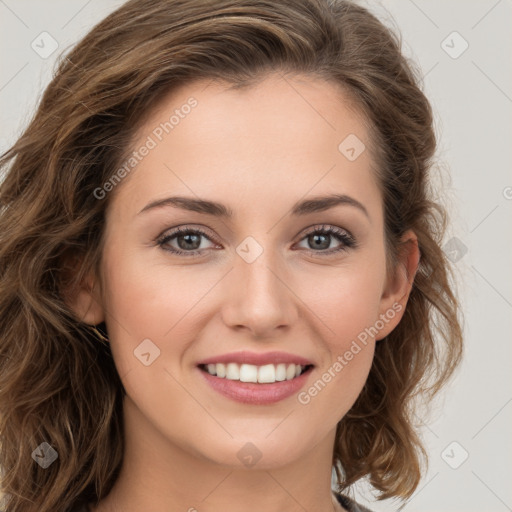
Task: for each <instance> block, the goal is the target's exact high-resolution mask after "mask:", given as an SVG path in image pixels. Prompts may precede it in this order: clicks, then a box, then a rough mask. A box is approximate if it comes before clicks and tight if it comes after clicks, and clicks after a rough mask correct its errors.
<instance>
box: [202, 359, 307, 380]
mask: <svg viewBox="0 0 512 512" xmlns="http://www.w3.org/2000/svg"><path fill="white" fill-rule="evenodd" d="M198 368H199V369H201V370H202V371H203V372H205V373H208V374H209V375H211V376H214V377H217V378H219V379H226V380H232V381H238V382H251V383H257V384H274V383H276V382H283V381H289V380H294V379H296V378H298V377H300V376H301V375H304V374H305V373H308V372H310V371H311V369H312V368H313V365H312V364H307V365H300V364H293V363H291V364H286V363H278V364H265V365H261V366H257V365H253V364H238V363H227V364H226V363H210V364H200V365H198Z"/></svg>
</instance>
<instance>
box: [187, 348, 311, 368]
mask: <svg viewBox="0 0 512 512" xmlns="http://www.w3.org/2000/svg"><path fill="white" fill-rule="evenodd" d="M216 363H224V364H227V363H238V364H253V365H255V366H264V365H266V364H279V363H284V364H300V365H302V366H307V365H312V364H313V363H312V362H311V361H309V360H308V359H306V358H305V357H302V356H298V355H295V354H289V353H287V352H262V353H257V352H248V351H241V352H231V353H229V354H222V355H218V356H212V357H209V358H208V359H203V360H202V361H199V362H198V363H197V364H198V366H199V365H203V364H216Z"/></svg>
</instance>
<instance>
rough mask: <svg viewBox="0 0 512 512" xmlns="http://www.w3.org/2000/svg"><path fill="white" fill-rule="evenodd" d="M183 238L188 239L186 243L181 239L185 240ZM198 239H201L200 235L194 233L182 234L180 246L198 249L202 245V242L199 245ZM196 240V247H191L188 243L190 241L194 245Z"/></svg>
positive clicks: (179, 239)
mask: <svg viewBox="0 0 512 512" xmlns="http://www.w3.org/2000/svg"><path fill="white" fill-rule="evenodd" d="M183 239H186V242H185V243H181V240H183ZM191 239H192V240H191ZM194 239H195V240H194ZM198 241H199V236H198V235H194V234H188V235H182V236H181V237H179V238H178V245H179V246H180V249H197V248H198V247H199V245H201V244H200V243H199V245H198V244H197V242H198ZM194 242H195V245H196V247H190V245H187V244H190V243H192V245H194Z"/></svg>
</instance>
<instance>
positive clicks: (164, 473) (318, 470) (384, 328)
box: [0, 0, 462, 512]
mask: <svg viewBox="0 0 512 512" xmlns="http://www.w3.org/2000/svg"><path fill="white" fill-rule="evenodd" d="M435 147H436V141H435V136H434V131H433V127H432V112H431V107H430V105H429V102H428V100H427V99H426V97H425V96H424V94H423V93H422V92H421V90H420V87H419V85H418V79H417V76H416V71H415V70H414V68H413V67H412V65H411V64H410V63H408V62H407V61H406V59H405V58H404V57H403V56H402V55H401V52H400V44H399V41H398V39H397V37H396V36H395V35H394V34H393V33H391V32H390V31H389V30H388V29H387V28H386V27H384V26H383V25H382V23H381V22H379V21H378V20H377V19H376V18H375V17H374V16H373V15H372V14H370V13H369V12H368V11H367V10H365V9H363V8H362V7H360V6H357V5H356V4H354V3H352V2H349V1H344V0H339V1H327V0H293V1H292V0H286V1H282V2H270V1H267V0H236V1H234V0H215V1H212V2H205V1H204V0H180V1H178V0H162V1H159V2H155V1H153V0H137V1H135V0H132V1H129V2H127V3H126V4H124V5H123V6H121V7H120V8H119V9H118V10H117V11H115V12H114V13H112V14H111V15H110V16H108V17H107V18H106V19H105V20H104V21H102V22H101V23H100V24H99V25H97V26H96V27H95V28H94V29H93V30H92V31H91V32H90V33H89V34H88V35H87V36H86V37H85V38H84V39H83V40H82V41H81V42H80V43H79V44H78V45H77V46H76V47H75V48H74V49H73V50H72V51H71V52H70V53H69V54H68V55H67V56H65V57H64V58H63V59H62V60H61V63H60V67H59V69H58V70H57V72H56V75H55V77H54V79H53V80H52V82H51V83H50V85H49V86H48V87H47V89H46V91H45V94H44V96H43V98H42V101H41V104H40V105H39V107H38V110H37V113H36V115H35V117H34V119H33V120H32V122H31V123H30V125H29V126H28V128H27V129H26V130H25V132H24V133H23V134H22V136H21V137H20V138H19V140H18V141H17V142H16V144H15V145H14V146H13V147H12V148H11V149H10V150H9V151H7V152H6V153H5V154H4V155H2V158H1V162H0V163H1V165H2V168H3V169H5V172H6V174H5V178H4V181H3V182H2V183H1V185H0V201H1V206H2V211H1V216H0V233H1V234H0V237H1V248H0V269H1V280H0V286H1V288H0V333H1V338H0V350H1V354H2V359H1V361H2V371H1V374H0V435H1V443H0V445H1V451H0V464H1V467H2V470H3V478H2V487H3V492H4V493H5V496H6V504H5V510H6V511H7V512H21V511H27V512H29V511H38V512H47V511H55V510H63V511H68V510H72V511H77V510H84V511H85V510H89V511H94V512H110V511H117V510H123V511H126V512H129V511H140V510H151V511H155V512H160V511H164V510H165V511H169V510H189V511H193V510H198V511H212V512H213V511H217V510H223V511H226V510H227V511H230V510H233V511H235V510H237V511H239V510H267V511H273V510H276V511H277V510H280V511H282V510H286V511H295V510H304V509H305V510H350V511H364V510H365V508H364V507H362V506H361V505H358V504H357V503H356V502H355V501H354V500H353V499H351V498H349V497H348V495H347V494H346V492H347V491H349V489H350V486H351V485H352V484H353V483H354V482H356V481H357V480H359V479H360V478H363V477H367V478H368V479H369V482H370V483H371V484H372V485H373V487H374V488H375V489H376V490H377V491H378V492H379V498H380V499H385V498H390V497H396V498H400V499H402V500H406V499H407V498H409V497H410V496H411V495H412V493H413V492H414V490H415V488H416V487H417V485H418V482H419V480H420V478H421V474H422V464H421V463H422V460H423V457H424V456H425V452H424V448H423V446H422V444H421V442H420V440H419V438H418V435H417V434H416V432H415V430H414V427H413V424H414V419H415V418H414V407H413V406H414V404H415V403H416V402H415V401H416V400H417V399H418V398H421V399H422V400H428V399H430V398H432V397H433V395H434V394H435V393H436V392H437V391H438V390H439V389H440V387H441V386H442V385H443V384H444V383H445V382H446V380H447V379H448V378H449V377H450V376H451V374H452V373H453V371H454V369H455V368H456V366H457V364H458V363H459V360H460V357H461V351H462V336H461V328H460V325H459V320H458V303H457V300H456V297H455V295H454V292H453V289H452V285H451V284H450V281H449V273H450V268H449V264H448V261H447V259H446V258H445V257H444V255H443V252H442V250H441V248H440V244H441V240H442V235H443V231H444V227H445V213H444V211H443V209H442V208H441V207H440V206H439V205H438V204H436V203H435V202H434V201H432V199H431V198H430V196H429V193H428V187H429V186H430V183H429V168H430V166H431V165H432V158H433V155H434V153H435ZM333 468H334V470H335V472H336V477H337V483H338V486H337V489H336V491H334V492H333V491H332V490H331V482H330V477H331V472H332V469H333Z"/></svg>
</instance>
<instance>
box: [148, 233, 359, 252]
mask: <svg viewBox="0 0 512 512" xmlns="http://www.w3.org/2000/svg"><path fill="white" fill-rule="evenodd" d="M190 234H195V235H201V236H204V237H205V238H207V239H208V240H209V241H210V242H214V241H213V240H212V239H211V238H210V237H209V236H208V235H207V234H206V233H205V232H204V231H203V230H202V229H200V228H193V229H192V228H176V229H175V230H173V231H172V232H171V233H168V234H166V235H164V236H162V237H160V238H158V240H157V245H158V246H159V247H160V248H161V249H163V250H164V251H167V252H170V253H172V254H175V255H177V256H186V257H192V258H193V257H198V256H200V255H201V252H202V251H204V249H196V250H195V251H183V250H181V249H175V248H172V249H168V248H165V247H164V246H165V245H166V244H167V243H168V242H169V241H170V240H172V239H173V238H176V237H178V236H180V235H190ZM318 234H321V235H333V236H334V237H335V238H336V239H337V240H338V241H340V242H342V245H341V246H340V247H338V248H335V249H327V250H321V251H314V250H312V249H306V250H307V251H308V252H309V253H314V254H318V253H320V254H322V255H325V256H330V255H332V254H337V253H340V252H342V251H347V250H348V249H351V248H355V247H357V242H356V240H355V239H354V237H353V236H352V235H351V234H350V233H348V231H345V230H344V229H340V228H337V227H335V226H324V225H323V226H320V227H315V229H313V230H312V231H310V232H308V233H305V234H304V236H303V237H302V238H301V239H300V240H299V242H301V241H302V240H304V239H305V238H307V237H308V236H311V235H318Z"/></svg>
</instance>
